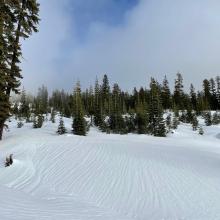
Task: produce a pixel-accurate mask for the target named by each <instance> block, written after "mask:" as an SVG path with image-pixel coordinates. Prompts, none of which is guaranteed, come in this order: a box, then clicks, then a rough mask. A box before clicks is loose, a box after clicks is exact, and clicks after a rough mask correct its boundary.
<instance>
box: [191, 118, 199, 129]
mask: <svg viewBox="0 0 220 220" xmlns="http://www.w3.org/2000/svg"><path fill="white" fill-rule="evenodd" d="M198 125H199V122H198V119H197V117H196V115H193V118H192V128H193V131H196V130H197V128H198Z"/></svg>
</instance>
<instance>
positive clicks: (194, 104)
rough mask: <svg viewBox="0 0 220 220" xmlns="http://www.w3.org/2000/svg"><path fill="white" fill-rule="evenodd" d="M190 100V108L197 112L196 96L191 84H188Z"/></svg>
mask: <svg viewBox="0 0 220 220" xmlns="http://www.w3.org/2000/svg"><path fill="white" fill-rule="evenodd" d="M190 101H191V105H192V109H193V110H195V111H196V112H197V111H198V104H197V97H196V92H195V88H194V86H193V84H191V85H190Z"/></svg>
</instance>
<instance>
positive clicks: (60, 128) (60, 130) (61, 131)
mask: <svg viewBox="0 0 220 220" xmlns="http://www.w3.org/2000/svg"><path fill="white" fill-rule="evenodd" d="M57 133H58V134H59V135H62V134H65V133H66V128H65V125H64V121H63V118H62V116H60V121H59V126H58V129H57Z"/></svg>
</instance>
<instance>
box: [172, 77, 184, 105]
mask: <svg viewBox="0 0 220 220" xmlns="http://www.w3.org/2000/svg"><path fill="white" fill-rule="evenodd" d="M183 97H184V93H183V77H182V75H181V74H180V73H177V79H176V80H175V88H174V95H173V100H174V104H175V106H176V107H177V108H178V109H184V106H183V102H182V101H183Z"/></svg>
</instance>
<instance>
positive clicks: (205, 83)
mask: <svg viewBox="0 0 220 220" xmlns="http://www.w3.org/2000/svg"><path fill="white" fill-rule="evenodd" d="M203 91H204V99H203V102H204V110H209V109H210V108H211V106H210V103H211V92H210V82H209V80H207V79H205V80H203Z"/></svg>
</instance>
